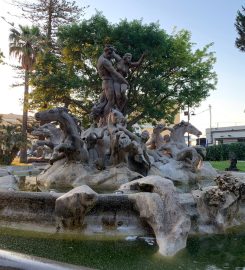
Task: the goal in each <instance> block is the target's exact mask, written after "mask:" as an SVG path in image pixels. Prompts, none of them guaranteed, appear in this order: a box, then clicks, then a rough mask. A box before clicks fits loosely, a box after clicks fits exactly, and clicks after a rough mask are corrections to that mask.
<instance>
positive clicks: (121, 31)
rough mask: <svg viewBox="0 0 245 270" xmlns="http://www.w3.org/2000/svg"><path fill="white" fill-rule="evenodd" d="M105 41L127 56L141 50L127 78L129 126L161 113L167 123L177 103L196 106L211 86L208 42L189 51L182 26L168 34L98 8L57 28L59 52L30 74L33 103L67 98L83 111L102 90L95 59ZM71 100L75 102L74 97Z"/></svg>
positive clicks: (155, 26) (190, 46)
mask: <svg viewBox="0 0 245 270" xmlns="http://www.w3.org/2000/svg"><path fill="white" fill-rule="evenodd" d="M108 43H110V44H113V45H114V46H115V47H116V49H117V52H118V53H119V54H120V55H123V54H124V53H125V52H130V53H132V55H133V61H137V60H138V59H139V58H140V56H141V54H142V53H143V52H147V56H146V58H145V61H144V62H143V64H142V66H141V67H140V68H138V69H136V70H134V71H133V72H131V74H130V76H129V77H128V78H127V80H128V81H129V84H130V90H129V92H128V108H127V114H128V119H129V124H130V125H132V124H134V123H135V122H138V121H141V122H148V123H149V122H153V121H159V120H160V119H163V118H164V119H166V120H167V121H169V122H171V121H172V120H173V117H174V115H175V114H176V112H177V111H178V110H179V108H180V107H183V106H185V105H187V104H188V105H189V106H192V107H193V106H197V105H198V104H199V103H200V102H201V101H202V100H203V99H205V98H206V97H207V96H208V95H209V91H210V90H213V89H215V85H216V74H215V72H214V71H213V65H214V63H215V57H214V54H213V53H212V52H209V48H210V46H211V45H207V46H205V47H204V48H202V49H196V50H194V44H193V43H192V42H191V36H190V33H189V32H187V31H185V30H182V31H180V32H178V33H175V34H173V35H169V34H167V33H166V32H165V31H164V30H162V29H161V28H160V27H159V25H158V24H156V23H151V24H148V25H147V24H143V23H142V21H138V20H134V21H132V22H128V21H127V20H122V21H121V22H120V23H118V24H110V23H109V22H108V21H107V19H106V18H105V17H104V16H102V15H101V14H99V13H98V14H96V15H95V16H93V17H92V18H91V19H89V20H83V21H82V22H81V23H80V24H73V25H67V26H63V27H61V28H60V30H59V32H58V45H59V47H60V51H61V56H57V55H53V56H52V55H49V56H48V57H49V59H50V63H49V64H48V65H51V66H52V67H51V69H52V71H50V70H49V68H48V69H47V70H46V71H45V72H43V68H44V67H45V66H46V64H45V61H43V60H42V61H41V60H40V61H38V62H37V63H36V67H35V70H36V73H35V74H34V76H33V78H32V84H33V86H34V88H35V89H34V92H33V104H34V103H35V104H36V106H35V108H37V109H39V108H42V105H41V106H40V107H38V102H40V100H42V101H48V103H49V104H50V105H51V104H52V106H55V105H60V103H61V102H63V103H66V105H67V101H68V105H69V104H73V105H74V106H78V107H80V108H81V111H82V112H83V113H87V112H89V111H90V109H91V107H92V104H93V103H94V102H96V101H97V100H98V98H99V96H100V94H101V91H102V90H101V80H100V79H99V76H98V74H97V70H96V62H97V59H98V57H99V55H100V54H101V53H102V52H103V46H104V45H105V44H108ZM42 57H44V58H45V57H46V56H42ZM42 57H41V58H40V59H42ZM53 65H54V66H55V68H54V66H53ZM57 67H58V68H57ZM56 84H57V87H56V89H55V85H56ZM52 86H54V87H52ZM52 94H53V101H51V99H52ZM61 97H62V98H61ZM77 99H78V100H79V101H80V104H78V102H75V100H77ZM65 101H66V102H65Z"/></svg>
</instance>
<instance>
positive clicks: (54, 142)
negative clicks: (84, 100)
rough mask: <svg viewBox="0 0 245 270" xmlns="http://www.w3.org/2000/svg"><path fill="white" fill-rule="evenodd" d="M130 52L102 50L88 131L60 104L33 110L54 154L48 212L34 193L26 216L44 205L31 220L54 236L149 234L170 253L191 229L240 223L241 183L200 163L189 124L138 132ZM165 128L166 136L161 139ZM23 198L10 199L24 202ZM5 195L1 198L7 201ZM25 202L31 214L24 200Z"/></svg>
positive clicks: (42, 183) (44, 187)
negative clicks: (131, 112) (132, 114)
mask: <svg viewBox="0 0 245 270" xmlns="http://www.w3.org/2000/svg"><path fill="white" fill-rule="evenodd" d="M131 58H132V56H131V55H130V54H125V55H124V57H123V58H121V57H120V56H119V55H117V54H116V53H115V50H114V48H113V47H112V46H109V45H108V46H106V47H105V49H104V53H103V54H102V55H101V56H100V58H99V60H98V66H97V69H98V73H99V75H100V77H101V79H102V90H103V92H102V95H101V98H100V100H99V101H98V103H97V104H95V105H94V107H93V108H92V111H91V121H92V124H91V126H90V128H88V129H86V130H84V129H83V128H82V127H81V125H80V124H79V122H78V120H77V119H76V118H75V117H74V116H73V115H72V114H70V113H69V111H68V110H67V109H66V108H53V109H50V110H46V111H42V112H38V113H36V115H35V118H36V120H38V121H45V123H46V124H45V125H43V126H40V127H39V128H38V129H37V130H36V131H34V133H33V134H34V135H36V136H37V135H40V134H41V133H42V134H43V135H45V138H46V139H45V140H44V141H38V142H37V144H38V145H47V146H48V147H50V148H51V149H52V150H53V152H52V156H51V158H50V165H49V166H47V167H46V168H45V169H44V170H43V172H42V173H41V174H39V175H38V176H37V180H36V185H37V188H38V190H39V191H42V192H43V193H41V194H45V196H44V197H45V198H44V199H43V201H42V205H46V206H45V207H46V208H45V207H44V206H43V207H42V210H40V202H39V199H40V198H37V197H35V196H36V195H34V194H31V195H28V196H30V197H29V200H33V205H35V204H36V206H35V207H34V206H33V207H34V209H35V210H33V212H32V214H33V215H34V216H35V214H34V211H37V212H38V211H43V212H42V214H40V215H39V217H37V216H35V217H34V218H33V220H34V219H35V218H36V219H37V222H41V217H43V219H44V220H45V222H46V223H49V224H52V226H53V228H54V230H55V231H57V232H58V233H62V232H64V231H69V230H73V231H74V230H78V231H79V233H84V234H92V233H94V232H95V231H96V232H97V233H98V232H100V233H104V234H110V235H116V234H119V235H120V234H121V235H125V234H126V235H127V234H136V235H140V234H149V233H154V235H155V237H156V241H157V243H158V245H159V252H160V253H161V254H162V255H165V256H172V255H174V254H176V252H178V251H179V250H181V249H183V248H184V247H185V246H186V240H187V237H188V234H189V233H217V232H224V230H225V229H226V228H227V227H230V226H233V225H234V224H241V223H242V222H244V221H245V212H244V209H245V208H244V201H245V184H244V179H241V178H236V177H234V175H219V176H218V174H217V172H216V170H214V169H213V168H212V167H211V166H210V165H209V163H207V162H204V161H203V159H204V157H205V148H202V147H200V146H197V147H189V146H187V145H186V142H185V138H184V134H185V133H186V132H188V133H190V134H193V135H196V136H200V135H201V132H200V131H199V130H197V129H196V128H195V127H194V126H193V125H191V124H190V123H187V122H185V121H181V122H180V123H178V124H176V125H174V126H172V127H168V126H166V125H164V124H158V125H157V126H156V127H154V129H153V133H152V135H151V136H150V135H149V133H148V131H143V132H142V133H141V134H140V135H136V134H134V133H132V132H131V131H129V130H128V129H127V120H126V117H125V115H124V112H125V105H126V101H127V98H126V90H127V88H128V82H127V80H126V76H127V74H128V72H129V70H130V69H131V68H137V67H138V66H140V64H141V63H142V61H143V59H144V55H142V57H141V58H140V59H139V61H138V62H132V61H131ZM111 59H115V61H116V65H115V66H113V63H112V61H111ZM47 122H48V124H47ZM165 130H167V131H168V135H165V136H162V135H161V133H162V132H163V131H165ZM214 180H215V181H216V183H215V182H214ZM182 186H184V188H183V189H182ZM47 191H52V192H51V193H49V194H48V193H46V192H47ZM54 191H55V192H54ZM44 192H45V193H44ZM59 192H66V193H62V194H61V193H59ZM21 194H22V193H18V192H17V193H15V195H13V196H15V197H16V196H17V197H18V198H22V197H23V196H24V195H21ZM8 196H9V195H6V194H5V197H4V196H3V197H4V198H5V199H6V201H7V200H8V198H9V197H8ZM13 196H12V197H13ZM3 197H2V198H3ZM10 197H11V196H10ZM34 197H35V198H34ZM4 198H3V199H2V208H1V211H0V220H4V219H6V220H7V216H8V215H11V213H12V212H11V211H10V210H9V212H8V211H7V212H8V214H6V209H7V208H8V209H10V208H11V206H10V205H9V204H7V203H6V202H5V203H4V202H3V200H4ZM0 200H1V199H0ZM34 201H35V202H34ZM38 202H39V203H38ZM23 205H24V207H23V209H28V210H27V211H31V210H30V209H29V208H28V203H27V202H26V201H25V202H23ZM12 207H14V206H12ZM43 209H46V212H44V210H43ZM47 209H48V210H47ZM3 210H4V211H5V213H3ZM12 210H13V209H12ZM23 211H24V210H23ZM15 215H16V211H15ZM18 215H19V216H18ZM18 215H17V216H18V217H19V219H21V217H20V216H21V214H20V213H19V214H18ZM28 218H29V219H31V218H30V216H28ZM28 218H22V219H23V220H25V222H27V219H28ZM19 221H20V220H19ZM52 226H51V227H52Z"/></svg>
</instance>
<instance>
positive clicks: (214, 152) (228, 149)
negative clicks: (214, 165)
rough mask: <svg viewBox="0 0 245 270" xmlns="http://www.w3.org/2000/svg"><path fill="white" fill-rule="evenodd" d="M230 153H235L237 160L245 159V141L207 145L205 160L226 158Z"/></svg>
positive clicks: (228, 157)
mask: <svg viewBox="0 0 245 270" xmlns="http://www.w3.org/2000/svg"><path fill="white" fill-rule="evenodd" d="M231 155H235V157H236V158H237V159H238V160H245V143H231V144H220V145H212V146H208V147H207V156H206V160H213V161H221V160H228V159H230V156H231Z"/></svg>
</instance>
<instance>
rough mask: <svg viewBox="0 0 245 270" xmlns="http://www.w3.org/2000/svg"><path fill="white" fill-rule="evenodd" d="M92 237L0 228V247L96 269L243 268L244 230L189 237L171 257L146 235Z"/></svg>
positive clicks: (189, 269) (175, 269)
mask: <svg viewBox="0 0 245 270" xmlns="http://www.w3.org/2000/svg"><path fill="white" fill-rule="evenodd" d="M127 239H128V240H125V239H114V240H113V239H111V238H110V239H106V238H105V237H99V236H98V237H93V238H91V237H90V238H88V237H87V238H84V237H81V238H80V239H78V237H77V236H74V235H73V236H72V235H61V234H46V233H42V234H40V233H34V232H23V231H18V230H10V229H0V248H2V249H8V250H13V251H17V252H21V253H26V254H30V255H35V256H40V257H45V258H48V259H52V260H57V261H61V262H67V263H71V264H77V265H83V266H87V267H92V268H96V269H106V270H110V269H116V270H124V269H125V270H130V269H140V270H144V269H156V270H157V269H161V270H165V269H166V270H178V269H184V270H187V269H188V270H219V269H235V270H242V269H243V270H244V269H245V230H244V228H239V230H237V231H232V232H229V233H228V234H226V235H212V236H201V237H200V236H199V237H189V239H188V242H187V247H186V248H185V249H184V250H182V251H181V252H179V253H178V254H177V255H176V256H175V257H174V258H164V257H162V256H160V255H159V254H158V253H157V250H158V247H157V245H156V244H155V243H154V241H152V240H151V239H150V241H148V243H147V242H146V241H145V240H144V239H135V238H134V237H131V238H130V237H129V238H127Z"/></svg>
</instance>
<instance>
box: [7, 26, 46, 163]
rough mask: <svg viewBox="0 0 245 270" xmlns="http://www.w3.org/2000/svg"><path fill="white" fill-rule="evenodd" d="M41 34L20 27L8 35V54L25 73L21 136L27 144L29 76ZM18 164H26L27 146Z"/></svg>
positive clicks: (26, 27) (35, 28)
mask: <svg viewBox="0 0 245 270" xmlns="http://www.w3.org/2000/svg"><path fill="white" fill-rule="evenodd" d="M40 37H41V34H40V31H39V29H38V28H37V27H29V26H21V25H19V30H17V29H16V28H12V29H11V30H10V35H9V54H10V55H13V56H14V57H16V58H17V59H18V61H19V62H20V64H21V68H22V69H23V70H24V72H25V77H24V78H25V79H24V81H25V90H24V102H23V120H22V136H23V139H24V141H25V142H27V120H28V94H29V74H30V72H31V71H32V70H33V66H34V63H35V58H36V55H37V52H38V50H39V46H38V44H39V40H40ZM20 162H23V163H26V162H27V144H26V143H25V144H24V146H23V147H22V148H21V151H20Z"/></svg>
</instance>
